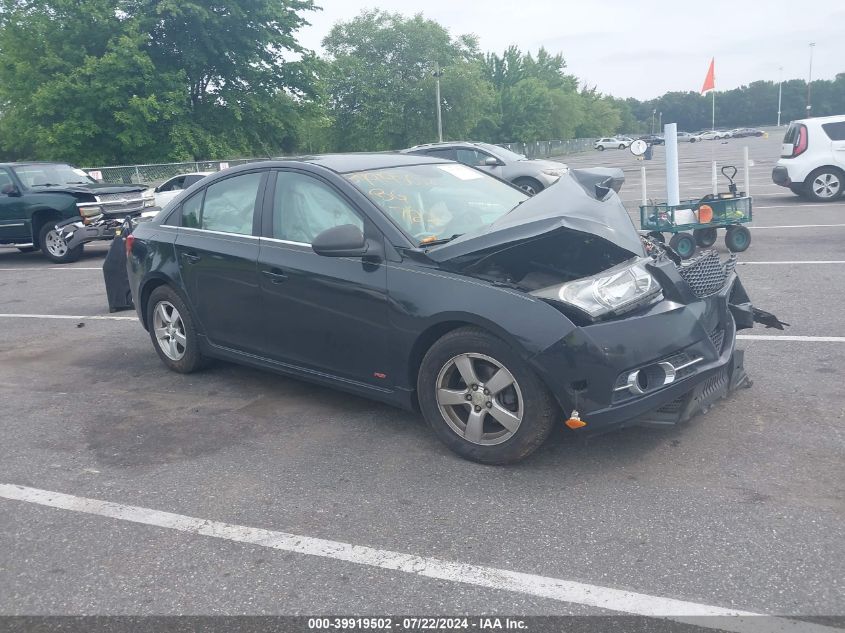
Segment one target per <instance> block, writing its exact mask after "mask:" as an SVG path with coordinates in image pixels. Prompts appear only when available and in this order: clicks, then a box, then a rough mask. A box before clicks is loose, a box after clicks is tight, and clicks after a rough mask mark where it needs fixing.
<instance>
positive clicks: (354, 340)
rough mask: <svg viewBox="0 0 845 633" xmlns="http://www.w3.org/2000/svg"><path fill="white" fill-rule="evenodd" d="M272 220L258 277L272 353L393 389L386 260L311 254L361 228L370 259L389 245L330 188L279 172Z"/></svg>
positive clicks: (325, 372)
mask: <svg viewBox="0 0 845 633" xmlns="http://www.w3.org/2000/svg"><path fill="white" fill-rule="evenodd" d="M271 178H272V179H274V181H275V182H274V183H273V186H274V191H273V196H272V198H273V206H272V218H271V221H270V222H269V224H270V228H269V229H268V230H267V231H266V235H267V237H266V238H265V237H262V239H261V249H260V252H259V256H258V269H259V274H260V283H261V291H262V312H263V319H264V325H263V329H264V332H265V336H266V342H267V343H266V349H267V353H268V354H269V355H270V356H271V358H273V359H274V360H277V361H281V362H284V363H288V364H291V365H296V366H297V367H301V368H305V369H307V370H311V371H314V372H315V373H318V374H323V375H330V376H334V377H341V378H344V379H347V380H354V381H355V382H359V383H365V384H368V385H371V386H376V387H388V386H389V385H390V379H391V377H389V376H384V375H383V373H384V368H385V358H386V340H387V298H386V288H387V279H386V273H385V268H384V263H383V261H382V260H380V259H378V260H375V261H374V260H373V259H372V258H369V257H368V258H361V257H324V256H321V255H317V254H316V253H315V252H314V251H313V250H312V248H311V242H312V240H313V239H314V237H315V236H316V235H317V234H319V233H320V232H322V231H324V230H325V229H328V228H331V227H333V226H340V225H344V224H354V225H356V226H358V227H359V228H361V230H362V231H363V232H364V234H365V235H367V237H368V239H369V240H370V241H371V253H373V254H376V253H377V252H383V242H382V240H383V239H384V237H383V236H382V235H381V233H380V232H378V230H377V229H376V228H375V227H373V226H371V225H370V223H369V222H368V221H365V219H364V215H363V214H361V213H360V212H359V211H358V210H357V209H356V208H355V207H354V206H353V205H352V203H351V202H350V201H349V200H347V199H346V198H345V197H344V196H343V194H341V193H340V191H338V190H337V189H335V188H334V187H333V186H331V185H329V184H328V183H327V182H325V181H323V180H321V179H319V178H317V177H315V176H312V175H309V174H307V173H304V172H298V171H278V172H276V173H275V174H273V175H272V176H271Z"/></svg>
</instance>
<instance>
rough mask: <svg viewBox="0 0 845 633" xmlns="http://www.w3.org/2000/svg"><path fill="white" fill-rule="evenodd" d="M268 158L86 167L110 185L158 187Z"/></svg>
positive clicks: (98, 178)
mask: <svg viewBox="0 0 845 633" xmlns="http://www.w3.org/2000/svg"><path fill="white" fill-rule="evenodd" d="M261 160H267V159H266V158H236V159H232V160H202V161H193V162H190V163H159V164H155V165H113V166H110V167H86V168H85V171H86V172H88V175H89V176H91V177H92V178H94V180H99V181H101V182H106V183H109V184H139V183H144V184H147V185H152V186H157V185H160V184H161V183H163V182H164V181H165V180H167V179H169V178H173V176H178V175H179V174H189V173H192V172H198V171H220V170H221V169H226V168H227V167H234V166H235V165H243V164H244V163H254V162H257V161H261Z"/></svg>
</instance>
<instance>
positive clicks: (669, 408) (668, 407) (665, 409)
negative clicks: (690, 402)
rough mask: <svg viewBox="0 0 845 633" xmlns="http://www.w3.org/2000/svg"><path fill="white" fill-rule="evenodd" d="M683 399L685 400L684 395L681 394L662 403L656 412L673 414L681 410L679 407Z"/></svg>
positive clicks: (682, 404)
mask: <svg viewBox="0 0 845 633" xmlns="http://www.w3.org/2000/svg"><path fill="white" fill-rule="evenodd" d="M684 400H686V395H683V396H681V397H680V398H676V399H675V400H672V402H669V403H667V404H664V405H663V406H662V407H660V408H659V409H658V410H657V412H658V413H670V414H672V415H675V414H677V413H679V412H680V411H681V407H683V406H684Z"/></svg>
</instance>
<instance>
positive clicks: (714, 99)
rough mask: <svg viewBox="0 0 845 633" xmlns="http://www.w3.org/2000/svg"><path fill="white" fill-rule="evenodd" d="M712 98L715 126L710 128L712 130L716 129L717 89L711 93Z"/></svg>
mask: <svg viewBox="0 0 845 633" xmlns="http://www.w3.org/2000/svg"><path fill="white" fill-rule="evenodd" d="M710 94H711V96H712V97H713V126H712V127H711V128H710V129H711V130H715V129H716V88H713V90H711V91H710Z"/></svg>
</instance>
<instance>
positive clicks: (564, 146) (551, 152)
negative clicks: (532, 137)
mask: <svg viewBox="0 0 845 633" xmlns="http://www.w3.org/2000/svg"><path fill="white" fill-rule="evenodd" d="M595 142H596V139H594V138H571V139H567V140H560V141H529V142H527V143H499V145H501V146H502V147H505V148H507V149H509V150H511V151H512V152H516V153H517V154H523V155H525V156H527V157H528V158H549V157H550V156H563V155H565V154H574V153H576V152H583V151H585V150H588V149H593V143H595Z"/></svg>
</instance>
